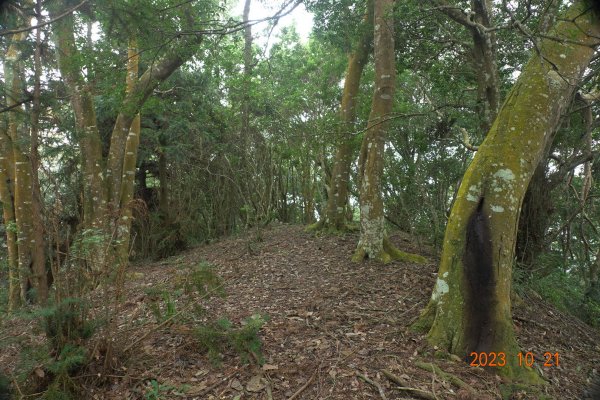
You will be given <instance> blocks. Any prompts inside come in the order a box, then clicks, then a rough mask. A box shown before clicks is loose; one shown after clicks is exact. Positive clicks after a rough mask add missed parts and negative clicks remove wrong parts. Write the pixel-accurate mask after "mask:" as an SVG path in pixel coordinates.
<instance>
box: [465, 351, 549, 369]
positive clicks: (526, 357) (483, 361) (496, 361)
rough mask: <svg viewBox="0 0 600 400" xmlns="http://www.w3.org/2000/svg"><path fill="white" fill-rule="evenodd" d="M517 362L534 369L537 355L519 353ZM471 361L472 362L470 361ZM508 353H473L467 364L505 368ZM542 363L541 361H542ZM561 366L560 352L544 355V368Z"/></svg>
mask: <svg viewBox="0 0 600 400" xmlns="http://www.w3.org/2000/svg"><path fill="white" fill-rule="evenodd" d="M516 357H517V362H518V365H519V367H532V366H533V365H534V364H535V362H536V359H535V355H534V354H533V353H532V352H530V351H528V352H526V353H522V352H519V353H518V354H517V356H516ZM469 360H470V361H469ZM506 360H507V356H506V353H504V352H502V351H500V352H497V353H496V352H495V351H490V352H476V351H473V352H471V354H470V355H469V357H468V358H467V362H469V365H470V366H471V367H505V366H506V363H507V361H506ZM540 362H541V361H540ZM559 365H560V355H559V354H558V352H556V353H551V352H549V351H547V352H545V353H544V360H543V364H542V366H543V367H547V368H550V367H558V366H559Z"/></svg>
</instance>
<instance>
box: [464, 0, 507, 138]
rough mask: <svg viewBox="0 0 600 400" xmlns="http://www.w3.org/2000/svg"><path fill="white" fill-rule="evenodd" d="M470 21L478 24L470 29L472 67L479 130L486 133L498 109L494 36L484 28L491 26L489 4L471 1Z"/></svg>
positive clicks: (498, 79) (480, 0) (475, 0)
mask: <svg viewBox="0 0 600 400" xmlns="http://www.w3.org/2000/svg"><path fill="white" fill-rule="evenodd" d="M471 7H472V9H473V11H474V12H475V16H474V22H476V23H478V24H479V25H478V26H476V27H475V28H473V29H471V33H472V35H473V58H472V61H473V67H474V70H475V75H476V76H477V103H478V108H479V116H480V120H481V123H480V125H481V129H482V130H483V132H487V131H488V130H489V129H490V127H491V126H492V122H493V121H494V119H495V118H496V115H497V114H498V109H499V108H500V77H499V76H498V66H497V63H496V35H495V34H494V32H493V31H491V32H486V31H485V30H484V29H485V28H489V27H490V26H492V21H491V19H492V18H491V17H492V15H491V14H492V1H491V0H472V2H471Z"/></svg>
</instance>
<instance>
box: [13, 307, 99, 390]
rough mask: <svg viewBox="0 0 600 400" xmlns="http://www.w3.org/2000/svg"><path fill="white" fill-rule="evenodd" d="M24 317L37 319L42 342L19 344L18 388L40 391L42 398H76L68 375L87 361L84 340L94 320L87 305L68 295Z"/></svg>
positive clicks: (74, 388)
mask: <svg viewBox="0 0 600 400" xmlns="http://www.w3.org/2000/svg"><path fill="white" fill-rule="evenodd" d="M27 318H33V319H37V320H38V321H39V324H40V328H41V329H42V330H43V332H44V333H45V334H46V339H47V341H46V342H43V343H41V344H36V345H27V346H23V347H22V348H21V354H20V363H19V365H18V366H17V379H18V381H19V382H20V386H21V387H22V388H27V390H30V391H32V392H44V396H43V398H44V399H48V400H54V399H65V400H66V399H76V398H78V397H77V396H76V392H77V385H76V383H75V382H74V381H73V379H72V378H71V377H72V376H73V375H74V374H76V373H77V372H78V371H79V370H80V369H81V367H83V366H84V365H86V364H87V362H88V351H87V349H86V347H85V344H86V342H87V340H88V339H89V338H90V337H91V336H92V335H93V333H94V331H95V328H96V324H95V323H93V322H92V321H90V320H89V318H88V313H87V306H85V304H84V302H82V301H81V300H79V299H73V298H68V299H64V300H63V301H61V302H59V303H58V304H54V305H51V306H49V307H46V308H42V309H40V310H36V311H35V312H33V313H32V314H31V315H28V316H27Z"/></svg>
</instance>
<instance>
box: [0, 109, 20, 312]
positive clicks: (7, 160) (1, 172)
mask: <svg viewBox="0 0 600 400" xmlns="http://www.w3.org/2000/svg"><path fill="white" fill-rule="evenodd" d="M6 125H7V124H6V121H4V120H3V121H2V126H1V127H0V151H1V152H2V154H1V156H0V201H1V202H2V219H3V222H4V226H5V229H6V247H7V258H8V260H7V261H8V311H14V310H16V309H17V308H19V306H20V305H21V284H20V282H21V273H20V271H19V261H18V257H19V250H18V247H17V229H16V226H17V223H16V219H15V208H14V181H13V176H14V154H13V150H12V141H11V139H10V137H9V136H8V132H7V126H6Z"/></svg>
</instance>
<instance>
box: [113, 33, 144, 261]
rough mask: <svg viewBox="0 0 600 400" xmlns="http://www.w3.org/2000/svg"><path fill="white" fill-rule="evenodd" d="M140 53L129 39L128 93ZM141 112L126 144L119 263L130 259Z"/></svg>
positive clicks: (136, 72)
mask: <svg viewBox="0 0 600 400" xmlns="http://www.w3.org/2000/svg"><path fill="white" fill-rule="evenodd" d="M139 58H140V56H139V54H138V49H137V44H136V41H135V39H131V40H130V41H129V48H128V50H127V78H126V84H127V88H126V94H127V95H131V92H132V91H133V90H134V89H135V84H136V83H137V80H138V73H139V72H138V70H139V67H138V65H139ZM140 132H141V130H140V114H139V113H137V115H136V116H135V117H134V118H133V121H132V123H131V126H130V127H129V134H128V135H127V142H126V144H125V155H124V160H123V167H122V170H123V175H122V180H121V190H120V192H121V199H120V204H119V210H120V211H121V212H120V215H119V223H118V226H119V228H118V230H117V232H118V236H117V239H118V240H117V253H118V255H119V265H125V264H127V262H128V260H129V241H130V237H131V234H130V231H131V219H132V216H133V212H132V209H131V207H132V204H131V202H132V201H133V188H134V183H135V167H136V162H137V152H138V147H139V145H140Z"/></svg>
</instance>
